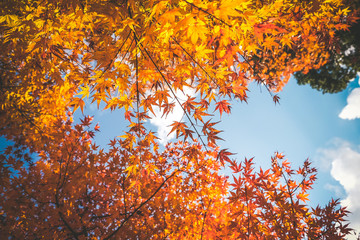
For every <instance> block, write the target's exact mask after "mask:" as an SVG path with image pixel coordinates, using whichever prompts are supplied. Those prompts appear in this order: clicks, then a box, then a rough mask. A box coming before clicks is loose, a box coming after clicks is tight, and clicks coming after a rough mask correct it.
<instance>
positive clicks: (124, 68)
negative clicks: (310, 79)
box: [0, 0, 356, 239]
mask: <svg viewBox="0 0 360 240" xmlns="http://www.w3.org/2000/svg"><path fill="white" fill-rule="evenodd" d="M0 9H1V10H0V11H1V16H0V49H1V52H0V69H1V75H0V77H1V85H0V91H1V95H0V99H1V112H0V122H1V126H0V127H1V129H0V131H1V132H0V134H1V135H3V136H5V137H6V138H7V139H8V140H12V141H13V142H14V143H15V144H14V145H13V146H10V147H8V148H7V149H6V150H5V151H4V153H3V154H2V155H1V158H0V159H1V162H0V164H1V165H0V167H1V181H0V186H1V188H0V191H1V192H0V214H1V215H0V220H1V221H0V226H1V229H0V234H1V236H6V237H8V238H16V239H17V238H19V239H37V238H48V237H50V236H51V238H56V239H68V238H70V239H87V238H96V237H100V238H101V239H110V238H113V239H119V238H120V239H149V238H154V239H179V238H180V239H216V238H218V239H235V238H240V239H244V238H245V239H246V238H247V239H301V238H311V239H313V238H320V239H341V238H342V237H343V236H345V235H346V234H347V233H349V231H350V229H349V228H348V227H347V225H346V224H344V220H343V217H344V216H346V214H347V211H346V210H345V209H343V208H339V207H338V202H337V201H333V202H331V203H330V204H329V205H328V206H326V207H325V208H320V207H319V208H316V209H311V208H310V207H309V206H307V205H306V202H307V201H308V198H307V196H308V194H307V191H308V190H309V189H310V188H311V185H312V184H313V182H314V180H315V175H314V174H315V169H313V168H311V167H310V164H309V162H308V161H306V162H305V163H304V166H303V167H302V168H300V169H299V170H298V171H297V172H296V171H294V170H292V168H291V167H290V165H289V163H288V162H287V161H286V160H284V158H283V156H282V155H281V154H276V156H275V157H274V158H273V159H272V167H271V168H270V169H268V170H266V171H264V170H260V171H259V172H255V171H254V169H253V167H252V164H253V163H252V160H245V161H244V162H241V163H238V162H237V161H235V160H231V159H230V156H231V153H230V152H228V151H227V150H225V149H220V148H219V147H217V140H219V139H220V136H219V133H220V132H221V131H220V130H218V129H217V128H216V122H214V121H213V120H211V119H210V118H209V117H210V115H211V114H212V112H211V111H210V110H211V109H212V107H214V109H215V110H214V112H215V114H217V113H219V115H220V116H221V115H222V114H223V113H227V114H229V113H230V112H231V102H230V100H231V99H239V100H241V101H246V100H247V91H248V85H249V83H250V82H252V81H255V82H257V83H258V84H261V85H263V86H264V87H265V88H266V89H267V90H268V92H269V93H270V94H271V95H272V96H273V100H274V101H275V102H277V101H279V98H278V96H277V95H276V92H278V91H280V90H281V89H282V87H283V86H284V85H285V84H286V83H287V81H288V79H289V77H290V75H291V74H292V73H293V72H296V71H304V72H307V71H309V70H310V69H311V68H318V67H321V66H322V65H323V64H325V63H326V61H327V59H328V57H329V52H330V51H331V50H333V48H334V46H336V45H335V44H334V41H335V39H334V33H335V31H337V30H341V29H347V28H348V27H349V24H351V23H353V22H354V21H355V19H356V18H355V17H354V16H353V13H352V12H350V11H349V10H348V9H347V7H346V6H345V5H344V4H343V3H342V1H340V0H313V1H301V0H222V1H205V0H204V1H201V0H164V1H159V0H158V1H155V0H144V1H128V0H104V1H95V0H87V1H85V0H79V1H77V0H73V1H65V0H64V1H58V0H56V1H55V0H53V1H52V0H46V1H37V0H34V1H30V0H29V1H26V0H24V1H10V0H7V1H2V2H1V6H0ZM185 87H187V88H188V89H191V90H193V91H195V92H196V93H197V96H195V97H192V96H188V98H187V99H184V100H183V101H182V102H181V101H180V100H179V99H178V98H177V96H176V92H178V91H183V90H184V88H185ZM86 98H88V99H89V101H87V100H86ZM86 102H91V103H94V104H97V106H98V107H99V108H100V109H110V110H113V111H116V110H118V109H123V110H125V119H127V120H128V121H129V127H128V131H127V132H126V133H125V134H124V135H123V136H122V138H119V139H114V140H110V143H109V145H110V148H109V150H104V149H101V148H100V147H99V146H97V145H96V144H95V143H93V142H92V138H93V136H94V134H95V133H94V131H98V130H99V126H98V125H97V126H95V128H94V130H92V129H91V128H92V126H91V120H92V118H91V117H84V118H83V119H82V120H81V123H79V124H75V123H73V120H72V118H73V117H72V113H73V112H75V111H81V112H84V111H86V107H88V104H86ZM175 104H181V106H182V109H183V111H184V115H185V117H184V118H183V121H181V122H174V123H173V124H172V125H171V126H172V130H171V131H172V132H175V133H176V136H177V138H179V139H178V142H176V143H171V144H169V145H167V146H166V148H165V149H164V150H160V148H159V146H158V143H157V142H156V141H157V140H156V136H155V134H154V133H153V132H151V131H148V130H147V129H146V128H145V124H144V123H145V120H146V119H148V118H149V115H150V113H153V114H154V108H155V107H158V108H160V109H161V114H163V115H165V116H166V115H167V114H168V113H170V112H171V111H172V109H173V108H174V106H175ZM100 124H101V123H100ZM31 154H36V157H35V159H36V160H34V158H33V159H31V157H30V155H31ZM224 166H230V168H231V169H232V171H234V173H235V175H234V179H233V180H231V181H230V180H228V179H227V177H226V176H223V175H221V174H220V172H219V171H220V169H221V168H222V167H224Z"/></svg>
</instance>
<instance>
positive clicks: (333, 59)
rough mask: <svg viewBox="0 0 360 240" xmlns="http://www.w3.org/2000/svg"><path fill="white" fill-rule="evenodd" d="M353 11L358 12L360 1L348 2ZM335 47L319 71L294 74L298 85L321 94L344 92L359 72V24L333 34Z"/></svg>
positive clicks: (311, 70) (312, 70)
mask: <svg viewBox="0 0 360 240" xmlns="http://www.w3.org/2000/svg"><path fill="white" fill-rule="evenodd" d="M348 3H349V6H350V8H351V9H352V10H353V11H359V8H360V1H348ZM335 36H336V38H338V41H337V47H336V48H334V49H332V50H331V51H330V57H329V59H328V62H327V63H326V64H325V65H323V66H322V67H320V68H319V69H310V70H309V72H308V73H306V74H304V73H303V72H296V73H295V74H294V75H295V77H296V79H297V82H298V84H300V85H305V84H310V86H311V87H312V88H314V89H317V90H319V91H322V92H323V93H337V92H340V91H342V90H344V89H345V88H346V87H347V85H348V83H349V82H350V81H351V80H353V79H354V78H355V77H356V74H357V73H358V72H360V58H359V56H360V53H359V52H360V50H359V49H360V46H359V42H360V41H359V39H360V23H359V22H357V23H355V24H353V25H352V26H350V28H349V30H339V31H337V32H336V33H335Z"/></svg>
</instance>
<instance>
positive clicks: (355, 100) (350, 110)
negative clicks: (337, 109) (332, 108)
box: [339, 88, 360, 120]
mask: <svg viewBox="0 0 360 240" xmlns="http://www.w3.org/2000/svg"><path fill="white" fill-rule="evenodd" d="M339 117H340V118H342V119H350V120H352V119H355V118H360V88H355V89H354V90H352V91H351V93H350V95H349V96H348V98H347V105H346V106H345V107H344V108H343V110H342V111H341V113H340V114H339Z"/></svg>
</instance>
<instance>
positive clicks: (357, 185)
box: [320, 139, 360, 239]
mask: <svg viewBox="0 0 360 240" xmlns="http://www.w3.org/2000/svg"><path fill="white" fill-rule="evenodd" d="M320 152H321V153H322V154H323V157H324V159H327V160H328V161H329V163H331V171H330V173H331V175H332V177H333V178H334V179H336V180H337V181H338V182H339V183H340V184H341V185H342V187H343V188H344V190H345V197H344V199H343V200H342V201H341V205H342V206H346V207H347V209H348V210H349V211H350V212H351V213H350V214H349V216H348V220H349V221H350V227H351V228H353V229H355V230H356V231H357V232H360V146H358V147H354V146H352V145H351V144H350V143H349V142H346V141H344V140H341V139H336V140H335V141H334V142H333V146H332V147H331V148H328V149H321V150H320ZM328 187H330V188H331V186H328ZM334 190H335V193H336V192H337V193H339V191H338V189H334ZM348 239H356V237H355V236H353V237H350V238H348Z"/></svg>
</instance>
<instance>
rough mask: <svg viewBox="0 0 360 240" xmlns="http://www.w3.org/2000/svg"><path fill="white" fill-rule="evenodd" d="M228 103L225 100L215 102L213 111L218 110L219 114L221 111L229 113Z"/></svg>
mask: <svg viewBox="0 0 360 240" xmlns="http://www.w3.org/2000/svg"><path fill="white" fill-rule="evenodd" d="M230 109H231V106H230V103H228V102H227V101H226V100H222V101H219V102H217V103H216V108H215V111H216V110H218V111H219V113H220V116H221V115H222V113H223V112H226V113H227V114H230Z"/></svg>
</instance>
